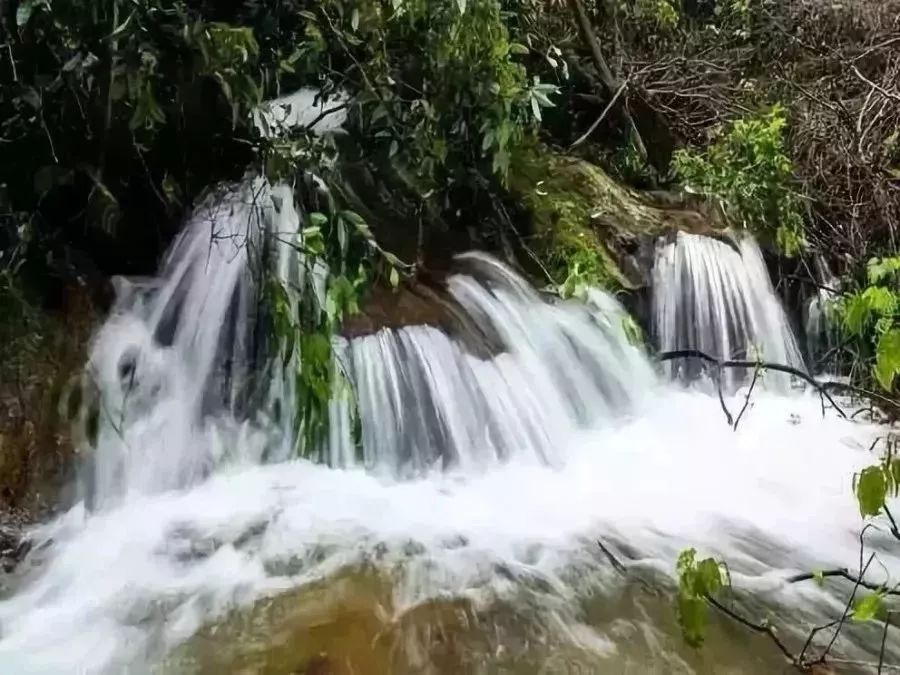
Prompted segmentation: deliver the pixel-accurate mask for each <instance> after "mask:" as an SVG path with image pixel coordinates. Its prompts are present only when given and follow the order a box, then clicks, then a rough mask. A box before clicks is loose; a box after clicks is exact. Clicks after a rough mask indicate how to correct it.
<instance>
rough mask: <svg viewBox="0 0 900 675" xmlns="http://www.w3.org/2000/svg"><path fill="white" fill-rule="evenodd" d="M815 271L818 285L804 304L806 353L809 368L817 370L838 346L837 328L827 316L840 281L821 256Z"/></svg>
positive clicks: (838, 332)
mask: <svg viewBox="0 0 900 675" xmlns="http://www.w3.org/2000/svg"><path fill="white" fill-rule="evenodd" d="M816 271H817V273H818V279H819V283H820V285H819V286H818V287H817V288H816V292H815V294H814V295H813V296H812V297H811V298H810V299H809V300H807V302H806V320H805V325H804V328H805V332H806V351H807V353H808V354H809V360H810V368H811V369H814V370H818V368H819V365H820V361H822V360H823V359H825V357H826V356H827V354H828V352H829V350H830V349H831V348H832V347H834V346H835V345H836V344H838V342H839V339H840V330H839V327H838V326H836V325H835V323H834V321H832V320H831V317H830V316H829V313H828V312H829V305H830V304H831V303H832V302H833V301H834V300H835V299H836V298H837V296H838V291H837V289H838V288H839V286H840V280H839V279H838V278H837V277H836V276H835V275H834V274H833V273H832V271H831V270H830V269H829V267H828V263H827V262H826V261H825V259H824V258H823V257H821V256H819V257H817V258H816Z"/></svg>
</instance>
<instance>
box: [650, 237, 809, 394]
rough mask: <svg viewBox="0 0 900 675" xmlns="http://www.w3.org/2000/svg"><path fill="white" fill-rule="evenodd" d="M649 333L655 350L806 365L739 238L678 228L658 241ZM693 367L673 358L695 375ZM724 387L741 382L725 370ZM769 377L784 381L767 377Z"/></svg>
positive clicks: (676, 370)
mask: <svg viewBox="0 0 900 675" xmlns="http://www.w3.org/2000/svg"><path fill="white" fill-rule="evenodd" d="M653 330H654V337H655V339H656V344H657V346H658V348H659V350H660V351H676V350H682V349H696V350H700V351H702V352H705V353H707V354H709V355H710V356H713V357H716V358H719V359H744V360H751V361H752V360H754V359H757V358H759V359H762V360H766V361H770V362H773V363H783V364H786V365H789V366H793V367H794V368H798V369H803V368H804V367H805V366H804V363H803V357H802V355H801V352H800V349H799V347H798V345H797V340H796V338H795V337H794V333H793V331H792V330H791V327H790V325H789V323H788V320H787V317H786V315H785V313H784V309H783V308H782V307H781V303H780V302H779V300H778V298H777V297H776V295H775V291H774V289H773V288H772V282H771V280H770V279H769V273H768V271H767V270H766V266H765V263H764V261H763V258H762V253H761V252H760V250H759V246H758V245H757V244H756V242H755V241H754V239H753V238H752V237H751V236H749V235H744V236H742V237H741V238H740V240H738V241H737V242H735V243H734V244H733V245H731V244H729V243H726V242H724V241H720V240H718V239H712V238H710V237H704V236H700V235H693V234H686V233H683V232H680V233H678V234H677V236H676V237H675V239H674V241H670V242H667V243H664V244H662V245H660V246H659V248H658V250H657V254H656V263H655V266H654V271H653ZM696 368H697V364H696V363H694V364H690V363H685V362H676V363H673V364H671V365H670V369H671V373H672V374H673V375H679V374H680V375H683V376H690V377H693V376H695V375H696V373H697V370H696ZM725 377H726V378H727V382H728V384H729V385H731V386H734V385H735V384H736V383H737V382H740V381H742V380H743V379H744V376H743V375H742V374H740V373H738V372H736V371H729V372H727V373H725ZM770 379H771V380H773V381H777V380H782V384H786V382H785V381H784V378H775V377H771V378H770Z"/></svg>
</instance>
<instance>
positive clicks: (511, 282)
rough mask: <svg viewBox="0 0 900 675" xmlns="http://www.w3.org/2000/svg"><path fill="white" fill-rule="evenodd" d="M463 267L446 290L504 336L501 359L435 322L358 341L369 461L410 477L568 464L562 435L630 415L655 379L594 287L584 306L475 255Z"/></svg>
mask: <svg viewBox="0 0 900 675" xmlns="http://www.w3.org/2000/svg"><path fill="white" fill-rule="evenodd" d="M460 263H462V264H464V265H465V266H466V267H467V268H468V269H467V271H468V274H457V275H454V276H452V277H451V278H450V279H449V282H448V285H449V291H450V293H451V295H452V296H453V298H454V299H455V300H456V301H457V302H458V303H459V305H460V306H461V307H462V308H463V309H464V310H465V311H466V312H467V313H468V314H469V315H470V316H471V317H472V318H473V319H474V320H475V321H477V322H478V323H479V324H481V325H482V326H483V327H486V328H487V329H488V332H490V333H491V334H492V335H496V336H497V340H498V341H499V345H497V347H498V348H499V350H500V352H499V353H498V354H496V355H495V356H494V357H493V358H491V359H487V360H485V359H482V358H479V357H478V356H475V355H472V354H470V353H467V351H466V349H465V347H464V345H462V344H460V343H458V342H455V341H453V340H451V339H450V338H449V337H448V336H447V335H445V334H444V333H443V332H441V331H440V330H437V329H435V328H431V327H427V326H413V327H409V328H403V329H400V330H383V331H381V332H379V333H378V334H376V335H372V336H368V337H364V338H359V339H356V340H353V341H352V343H351V345H350V352H351V353H352V361H353V364H352V366H353V367H352V373H353V379H354V382H355V389H356V391H357V396H358V399H359V408H360V417H361V421H362V428H363V451H364V456H365V462H366V464H367V465H368V466H370V467H378V468H381V469H387V470H388V471H389V472H390V473H393V474H400V475H409V474H411V473H417V472H421V471H422V470H424V469H426V468H428V467H432V466H434V465H435V464H442V465H444V466H448V465H450V466H455V467H459V468H462V469H464V470H469V469H473V468H476V467H479V466H481V467H484V466H485V465H488V464H492V463H496V462H498V461H500V460H504V459H508V458H510V457H512V456H516V457H517V458H519V459H525V460H527V461H534V462H539V463H548V464H559V463H560V462H561V461H563V459H564V458H563V456H562V455H563V453H562V449H561V447H560V446H561V445H564V444H561V443H560V439H563V438H565V437H567V436H568V435H569V434H571V433H572V432H573V431H574V430H575V429H578V428H583V427H585V426H587V425H589V424H591V423H596V422H597V421H602V420H609V419H611V417H612V416H614V415H616V414H621V413H623V412H627V411H629V410H631V409H632V408H633V407H634V405H635V403H636V402H637V399H638V398H639V397H640V396H641V395H642V393H643V392H645V391H646V390H647V389H649V388H651V387H652V385H653V384H654V376H653V372H652V370H651V368H650V365H649V363H648V361H647V359H646V357H645V356H644V354H643V353H642V352H641V350H639V349H637V348H636V347H634V346H632V345H631V344H629V343H628V341H627V339H626V337H625V332H624V331H623V330H622V321H623V320H624V319H625V317H626V314H625V312H624V310H623V309H622V308H621V307H620V306H619V305H618V303H616V302H615V300H613V299H612V298H611V297H610V296H608V295H606V294H604V293H602V292H600V291H596V290H594V291H590V292H589V294H588V299H587V303H580V302H574V301H573V302H565V303H556V304H549V303H546V302H544V301H543V300H542V299H541V298H540V296H539V295H538V294H537V293H536V292H535V291H534V290H533V289H532V288H531V286H529V285H528V283H527V282H526V281H525V280H524V279H522V278H521V277H519V276H518V275H516V274H515V273H514V272H513V271H512V270H511V269H509V268H508V267H506V266H505V265H503V264H501V263H499V262H498V261H496V260H494V259H492V258H490V257H489V256H486V255H484V254H468V255H466V256H462V257H461V258H460Z"/></svg>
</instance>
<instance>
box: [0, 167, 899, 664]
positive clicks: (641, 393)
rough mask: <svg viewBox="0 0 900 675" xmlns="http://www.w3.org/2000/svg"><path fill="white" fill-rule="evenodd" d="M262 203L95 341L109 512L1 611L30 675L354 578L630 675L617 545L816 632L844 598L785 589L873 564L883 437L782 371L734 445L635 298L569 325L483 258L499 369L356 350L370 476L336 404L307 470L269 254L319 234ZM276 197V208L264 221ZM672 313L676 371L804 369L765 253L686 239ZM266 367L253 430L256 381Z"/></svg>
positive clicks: (203, 229) (421, 348)
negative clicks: (275, 243) (640, 318)
mask: <svg viewBox="0 0 900 675" xmlns="http://www.w3.org/2000/svg"><path fill="white" fill-rule="evenodd" d="M247 190H250V188H247ZM247 190H245V191H244V192H238V193H237V194H233V195H231V196H230V197H228V198H226V199H225V200H224V201H222V202H218V203H216V204H214V205H213V206H214V207H215V208H216V209H217V212H216V217H215V218H212V219H211V218H208V217H206V216H204V215H203V213H201V214H199V215H198V216H197V217H196V218H195V219H194V220H192V221H191V222H190V223H189V224H188V225H187V227H186V230H185V232H184V233H183V235H182V237H181V238H180V239H179V240H178V242H176V244H175V246H174V247H173V250H172V252H171V253H170V255H169V258H168V259H167V261H166V262H165V264H164V265H163V267H162V269H161V271H160V276H159V278H158V279H156V280H154V281H153V282H152V283H146V284H144V285H142V286H140V287H133V288H131V290H130V292H128V293H125V294H123V295H122V296H121V298H120V301H119V303H118V304H117V306H116V308H115V310H114V312H113V315H112V316H111V317H110V319H109V321H108V322H107V324H106V325H105V326H103V327H102V329H101V330H100V332H99V334H98V336H97V340H96V342H95V345H94V348H93V351H92V354H91V361H90V364H89V368H90V369H91V370H92V372H94V373H95V374H96V377H97V384H98V387H99V390H100V396H101V400H102V401H103V402H104V405H105V406H106V408H107V409H108V410H109V411H110V414H109V415H107V416H106V417H105V418H104V419H105V422H104V425H103V426H102V427H101V430H100V435H99V439H98V447H97V450H96V451H95V452H94V453H93V466H92V468H91V469H90V470H89V472H88V475H89V476H90V477H91V480H90V481H89V484H90V486H91V491H92V494H93V499H92V502H93V505H94V508H93V510H88V509H87V508H86V507H85V506H84V505H79V506H77V507H75V508H74V509H73V510H72V511H70V512H69V513H68V514H66V515H64V516H63V517H61V518H60V519H59V520H57V521H56V522H53V523H50V524H48V525H46V526H44V527H43V528H42V529H41V530H40V531H38V532H36V533H35V540H36V541H37V542H43V541H45V542H48V543H47V544H46V546H41V545H40V543H39V544H38V545H37V546H36V547H35V552H34V553H33V554H32V560H31V561H30V562H32V563H33V565H34V569H33V571H32V572H31V573H30V574H29V575H28V577H27V578H26V579H25V581H24V583H23V585H22V587H21V588H20V589H19V591H18V592H17V594H16V595H14V596H13V597H12V598H10V599H7V600H5V601H3V602H2V603H0V664H3V668H6V669H7V670H8V672H15V673H62V672H76V671H77V670H78V669H82V670H86V671H87V672H121V671H122V669H123V668H125V667H126V666H127V667H130V668H131V669H132V670H133V671H134V672H146V671H149V670H150V669H151V668H152V667H154V664H156V665H157V666H158V664H160V663H161V662H163V660H164V659H165V658H166V656H167V655H168V654H170V653H171V652H172V651H173V650H174V649H176V648H177V647H178V646H179V645H182V644H183V643H185V641H189V640H190V639H191V637H192V636H194V635H195V634H196V633H197V631H199V630H201V629H203V628H204V627H209V626H211V625H216V624H217V622H221V621H223V620H224V618H225V617H226V616H227V615H228V613H229V612H231V611H232V610H234V609H235V608H242V607H243V608H249V607H252V606H253V604H254V603H256V602H258V601H260V600H261V599H264V598H273V597H281V596H283V595H285V594H287V593H289V592H295V591H296V590H298V589H303V588H305V587H308V586H310V585H314V584H322V583H327V582H328V580H330V579H333V578H336V577H337V576H338V575H340V574H343V573H344V572H345V571H346V570H347V569H367V570H371V569H374V570H377V571H378V573H379V574H383V575H385V576H386V577H387V578H389V579H390V588H391V590H390V594H391V598H392V602H391V607H392V611H394V612H395V613H398V614H399V613H401V612H402V611H404V610H407V609H409V608H411V607H416V606H420V605H421V604H422V603H425V602H428V601H437V600H441V601H447V600H448V599H452V598H465V599H467V600H469V601H472V602H475V603H476V604H477V605H478V606H479V607H490V606H492V605H493V604H496V603H503V604H505V605H508V606H510V607H512V608H513V609H514V611H518V612H521V613H522V615H523V616H524V615H531V616H533V617H535V620H540V621H542V622H543V623H542V626H543V628H544V630H545V631H546V632H547V635H552V636H553V639H554V640H557V641H560V642H561V643H573V644H574V643H577V645H578V647H579V649H582V650H586V651H588V652H592V653H593V652H596V654H597V658H608V657H609V654H611V653H615V652H616V650H622V649H625V648H626V647H625V643H624V642H623V641H622V640H621V639H620V638H619V637H617V636H616V635H614V634H612V633H609V632H608V630H607V629H606V628H604V627H603V626H600V625H594V624H591V623H590V621H589V620H588V617H587V616H585V612H586V610H584V608H583V606H582V604H581V603H582V601H583V600H584V599H585V598H587V597H592V596H594V595H597V594H599V595H600V596H603V595H604V594H610V593H614V589H617V588H621V586H622V584H623V581H622V579H621V578H620V577H619V576H617V574H616V573H615V572H614V571H613V570H612V569H611V566H610V564H609V562H608V561H607V560H606V559H605V557H604V556H603V554H602V553H601V551H600V550H599V547H598V546H597V545H596V541H597V540H598V539H600V540H602V541H604V542H605V543H606V544H607V545H608V546H609V547H610V548H611V549H613V550H615V551H616V552H617V554H618V555H620V556H621V557H622V559H623V560H628V561H632V562H635V563H637V564H639V566H640V567H642V568H646V569H649V570H657V571H658V572H659V573H661V574H663V575H670V574H672V573H673V572H674V561H675V559H676V557H677V555H678V552H679V551H680V550H682V549H684V548H686V547H689V546H693V547H696V548H698V549H700V550H701V551H702V552H703V553H704V554H715V555H719V556H721V557H723V558H724V559H726V560H727V561H728V563H729V565H730V566H731V570H732V573H733V576H734V580H735V584H736V585H737V586H743V587H751V588H754V589H756V590H757V591H758V592H760V593H763V594H764V595H765V596H766V597H770V598H772V601H773V602H777V603H779V604H780V605H783V606H785V607H787V608H788V609H790V610H792V611H796V612H798V613H800V614H802V613H804V612H807V611H808V612H812V611H813V610H815V609H816V608H821V607H823V606H824V607H828V606H834V605H835V603H837V602H838V601H837V599H835V598H833V597H831V596H830V595H828V594H827V592H826V591H825V590H821V589H818V588H816V587H815V586H814V585H809V586H804V587H802V588H801V587H799V586H796V587H788V586H786V585H785V583H784V581H783V579H784V577H785V576H786V575H789V574H791V573H795V572H799V571H808V570H811V569H817V568H825V567H835V566H843V565H847V564H852V562H853V561H854V560H855V559H856V556H857V555H858V533H859V530H860V526H861V521H860V517H859V513H858V511H857V509H856V506H855V504H854V501H853V498H852V491H851V481H852V477H853V474H854V472H856V471H858V470H859V469H861V468H862V467H864V466H866V465H868V464H870V463H872V455H871V454H870V452H869V448H870V445H871V442H872V440H873V438H874V437H875V436H876V435H877V434H878V433H879V429H878V428H876V427H873V426H870V425H866V424H862V423H855V422H850V421H846V420H843V419H840V418H839V417H838V416H837V415H835V414H834V413H833V411H829V412H826V414H825V415H824V417H823V415H822V410H821V407H820V402H819V399H818V398H817V397H814V396H813V395H812V394H810V393H808V392H805V391H802V390H799V389H792V388H791V385H790V382H788V381H787V380H786V378H779V379H778V380H775V378H772V377H770V376H769V375H765V376H764V382H763V386H762V387H760V388H759V389H758V390H757V391H755V392H754V395H753V398H752V402H751V405H750V407H748V410H747V411H746V413H745V415H744V417H743V418H742V420H741V423H740V425H739V427H738V428H737V430H733V429H732V428H731V427H730V426H728V425H727V424H726V423H725V420H724V416H723V414H722V411H721V409H720V404H719V401H718V399H717V397H716V396H715V394H714V393H713V394H711V393H710V391H708V390H711V388H710V387H709V383H708V382H706V381H705V380H703V379H702V378H701V379H700V380H698V381H692V382H690V383H689V384H684V383H682V382H681V381H672V379H671V378H670V373H668V372H663V369H661V368H658V367H656V366H655V365H654V363H653V362H652V359H651V358H649V357H648V355H647V354H646V353H645V352H644V351H643V348H642V347H639V346H635V345H633V344H631V342H630V341H629V339H628V337H627V335H626V331H625V330H624V329H623V320H624V319H625V318H626V314H625V312H624V310H623V309H622V308H621V306H620V305H619V304H618V303H617V302H616V301H615V299H614V298H612V297H611V296H609V295H607V294H605V293H604V292H602V291H599V290H591V291H589V292H588V293H587V294H586V297H585V299H584V300H579V301H575V300H573V301H567V302H559V301H554V302H548V301H546V300H545V299H544V298H542V297H541V296H539V295H538V294H537V293H536V292H535V291H534V290H533V289H532V288H531V287H530V285H529V284H528V283H527V282H526V281H525V280H524V279H523V278H521V277H520V276H519V275H518V274H516V273H515V272H514V271H513V270H511V269H510V268H508V267H507V266H505V265H503V264H502V263H500V262H498V261H496V260H494V259H492V258H490V257H489V256H486V255H484V254H469V255H468V256H464V257H463V258H462V259H461V260H460V261H459V265H458V269H459V271H458V272H457V273H455V274H453V275H451V276H450V277H449V279H448V281H447V290H448V293H449V295H450V296H451V298H452V299H453V301H454V302H456V303H458V305H459V306H460V307H461V308H462V309H463V311H464V312H465V313H466V314H467V316H468V317H469V318H470V319H471V320H472V321H473V322H474V323H475V324H476V325H479V326H481V327H482V328H483V329H484V332H485V334H486V335H490V336H491V340H490V343H491V344H490V349H488V350H487V353H477V350H473V349H472V348H471V345H467V344H466V343H465V341H464V340H461V339H458V338H457V337H453V336H450V335H448V334H446V333H445V332H443V331H442V330H440V329H438V328H436V327H428V326H409V327H406V328H401V329H386V330H383V331H380V332H378V333H375V334H373V335H368V336H365V337H359V338H355V339H353V340H350V341H349V342H345V341H343V339H339V340H338V344H337V348H338V351H339V353H340V354H341V360H342V363H343V365H344V368H345V371H346V375H347V377H348V378H349V379H350V382H351V384H352V387H353V390H354V392H355V396H356V399H357V402H358V409H359V415H360V423H361V426H362V434H361V437H362V447H361V449H360V452H357V451H356V448H355V447H354V446H353V443H352V441H351V434H350V433H349V427H350V417H349V415H350V411H349V406H348V405H346V402H341V401H336V402H335V404H334V406H333V407H332V411H331V418H332V429H333V431H332V435H331V438H330V440H329V443H328V447H327V448H325V452H324V453H322V457H323V459H324V460H325V461H324V462H323V463H313V462H309V461H306V460H290V459H287V458H288V457H289V456H291V455H292V454H293V449H294V448H295V447H296V444H297V439H296V438H295V437H293V434H294V431H293V425H292V424H291V423H290V421H287V422H286V421H285V419H284V417H285V416H284V415H282V416H281V417H280V418H279V417H278V416H276V415H274V414H273V413H272V410H271V409H270V408H271V406H272V405H273V402H274V401H276V400H277V401H279V402H280V405H281V406H283V408H284V410H291V406H292V404H293V400H292V396H293V390H292V387H291V385H290V383H289V381H286V380H284V379H283V378H281V377H279V374H280V372H281V371H280V370H279V369H278V368H277V367H273V366H272V365H271V361H272V355H269V361H268V362H266V361H265V360H261V359H260V354H261V353H263V354H264V353H265V350H266V347H267V346H266V345H265V344H264V342H261V341H259V340H258V338H256V337H255V336H254V331H253V326H254V322H255V321H256V318H257V312H258V303H257V302H256V301H255V299H256V298H257V290H258V289H257V287H256V285H255V284H256V282H255V281H254V279H255V277H254V269H253V265H252V264H251V256H249V255H247V253H246V252H247V251H248V250H252V248H251V249H248V246H247V244H248V243H249V244H251V245H253V243H254V242H256V241H257V239H255V237H256V236H257V235H256V234H254V233H256V232H260V233H266V232H268V233H269V234H271V233H273V232H276V233H277V232H284V231H291V228H293V231H294V232H296V229H297V222H298V219H297V215H296V213H294V212H293V207H292V206H290V202H291V199H290V195H289V193H288V194H285V193H284V192H283V191H282V192H280V190H281V189H280V188H274V189H271V188H268V187H267V186H264V185H261V184H257V185H255V186H254V187H253V188H252V192H253V193H254V195H255V198H254V199H253V200H250V199H248V194H249V193H248V191H247ZM269 190H272V192H271V195H273V196H275V197H278V198H279V199H276V200H271V199H269V200H266V199H260V198H259V193H260V192H261V191H262V192H264V193H265V195H270V193H269V192H268V191H269ZM229 200H230V201H229ZM260 204H262V206H260ZM207 215H208V214H207ZM211 222H214V229H210V228H211V225H210V223H211ZM248 223H254V224H255V225H256V226H255V227H253V228H249V229H248V226H247V224H248ZM210 232H213V233H214V234H215V235H216V236H213V237H211V236H210ZM260 236H262V235H260ZM272 259H273V260H274V263H273V264H274V265H275V270H276V273H277V274H279V275H281V276H282V278H285V279H290V278H296V275H298V274H301V273H303V272H302V269H303V267H302V266H298V265H296V264H292V263H290V260H289V258H288V253H286V252H285V249H284V248H278V247H276V255H274V256H273V257H272ZM312 273H315V272H312ZM654 298H655V307H656V324H655V326H656V327H655V331H656V333H657V338H658V340H659V346H660V348H661V349H684V348H697V349H703V350H704V351H708V352H710V353H712V354H715V355H717V356H720V357H723V358H727V357H744V356H745V354H746V352H748V351H749V350H750V348H751V345H761V346H762V352H763V355H764V357H765V358H766V359H768V360H770V361H776V362H782V363H788V364H789V365H794V366H796V367H800V368H802V367H803V363H802V360H801V359H800V356H799V350H798V349H797V346H796V341H795V339H794V337H793V335H792V334H791V332H790V329H789V327H788V325H787V322H786V320H785V319H784V312H783V310H781V307H780V305H779V303H778V300H777V298H776V297H775V295H774V292H773V291H772V288H771V282H770V281H769V280H768V276H767V275H766V273H765V268H764V266H763V265H762V259H761V256H760V254H759V250H758V248H757V247H756V245H755V243H753V242H752V241H751V240H747V239H744V240H741V241H740V242H739V243H738V244H737V248H732V247H730V246H728V245H726V244H724V243H722V242H718V241H712V240H707V239H702V238H698V237H693V236H690V235H680V236H679V239H678V240H677V242H675V243H674V244H669V245H668V247H664V248H662V249H661V251H660V258H659V261H658V263H657V269H656V274H655V286H654ZM276 361H277V359H276ZM267 363H268V365H267ZM260 368H267V369H268V370H265V372H266V373H267V377H268V380H269V382H268V384H267V387H266V389H265V392H264V395H262V396H259V397H257V400H258V401H262V403H261V404H259V405H258V406H257V407H256V408H254V407H253V406H252V405H250V404H248V403H247V402H246V401H245V400H243V399H242V395H241V393H240V392H241V391H242V387H241V383H242V382H243V381H244V379H245V378H247V377H248V374H249V373H250V372H251V371H252V370H253V369H260ZM288 379H289V378H288ZM739 385H740V382H739V381H737V380H736V381H734V382H733V387H734V389H735V390H736V391H734V392H733V394H730V395H728V396H727V398H726V401H725V403H726V405H727V406H728V407H729V408H730V409H731V411H732V412H734V413H737V411H739V410H740V409H741V408H742V407H743V405H744V403H745V397H744V394H745V392H744V391H743V390H739V389H738V387H739ZM264 458H265V460H266V461H263V460H264ZM883 559H884V562H885V563H886V565H887V566H888V568H889V569H890V570H891V571H894V572H896V571H898V570H900V561H898V560H897V559H895V558H892V557H890V556H885V557H884V558H883ZM535 589H540V591H539V592H538V591H536V590H535ZM389 619H390V617H388V618H387V619H386V620H387V621H389ZM497 654H499V652H497ZM495 656H496V655H495ZM496 658H499V657H496ZM7 664H8V665H7ZM73 669H75V670H73ZM4 672H7V671H4ZM403 672H406V671H403ZM410 672H413V671H410ZM423 672H424V671H423ZM522 672H532V671H529V670H523V671H522ZM534 672H537V671H534Z"/></svg>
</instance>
